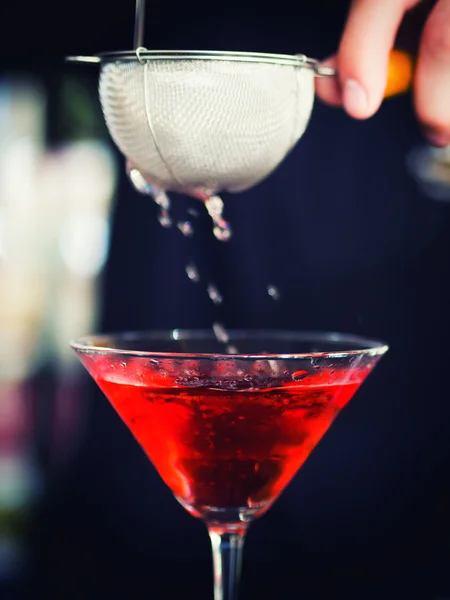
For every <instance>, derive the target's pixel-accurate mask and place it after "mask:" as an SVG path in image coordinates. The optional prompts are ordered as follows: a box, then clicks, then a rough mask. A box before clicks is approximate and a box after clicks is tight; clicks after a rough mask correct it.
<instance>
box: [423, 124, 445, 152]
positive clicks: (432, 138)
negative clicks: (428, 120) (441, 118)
mask: <svg viewBox="0 0 450 600" xmlns="http://www.w3.org/2000/svg"><path fill="white" fill-rule="evenodd" d="M423 133H424V135H425V137H426V138H427V140H428V141H429V142H430V144H431V145H432V146H436V147H437V148H445V146H450V135H449V134H448V133H442V132H441V131H436V130H435V129H429V128H428V127H426V128H424V130H423Z"/></svg>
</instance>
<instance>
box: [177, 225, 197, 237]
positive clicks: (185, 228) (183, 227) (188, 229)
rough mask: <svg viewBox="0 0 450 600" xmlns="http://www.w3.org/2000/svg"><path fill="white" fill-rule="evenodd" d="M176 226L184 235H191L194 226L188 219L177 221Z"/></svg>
mask: <svg viewBox="0 0 450 600" xmlns="http://www.w3.org/2000/svg"><path fill="white" fill-rule="evenodd" d="M177 227H178V229H179V230H180V231H181V233H182V234H183V235H184V236H186V237H188V236H191V235H192V234H193V233H194V228H193V227H192V224H191V222H190V221H179V222H178V223H177Z"/></svg>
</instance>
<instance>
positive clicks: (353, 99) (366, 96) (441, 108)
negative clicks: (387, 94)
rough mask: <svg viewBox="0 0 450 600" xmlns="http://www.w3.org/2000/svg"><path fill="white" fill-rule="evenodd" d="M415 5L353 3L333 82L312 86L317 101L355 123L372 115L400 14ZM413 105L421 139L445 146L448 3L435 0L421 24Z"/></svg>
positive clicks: (449, 116)
mask: <svg viewBox="0 0 450 600" xmlns="http://www.w3.org/2000/svg"><path fill="white" fill-rule="evenodd" d="M419 1H420V0H354V1H353V3H352V7H351V10H350V14H349V16H348V19H347V24H346V26H345V29H344V33H343V36H342V40H341V43H340V47H339V51H338V54H337V56H335V57H333V58H331V59H329V60H328V61H326V62H325V63H324V64H326V65H330V66H336V67H337V69H338V79H337V80H333V79H332V78H324V79H319V80H317V94H318V96H319V97H320V98H321V99H322V100H324V101H325V102H327V103H328V104H331V105H334V106H343V107H344V109H345V110H346V111H347V113H348V114H349V115H350V116H352V117H354V118H355V119H367V118H368V117H371V116H372V115H373V114H375V113H376V111H377V110H378V108H379V107H380V104H381V102H382V100H383V94H384V90H385V88H386V81H387V71H388V61H389V54H390V51H391V50H392V48H393V46H394V42H395V38H396V35H397V31H398V28H399V26H400V24H401V22H402V20H403V17H404V15H405V12H406V11H408V10H409V9H411V8H413V7H414V6H416V5H417V4H418V3H419ZM414 104H415V109H416V113H417V116H418V118H419V120H420V122H421V124H422V127H423V129H424V132H425V135H426V136H427V137H428V139H429V141H430V142H431V143H432V144H434V145H436V146H447V145H449V144H450V0H439V1H438V2H437V3H436V5H435V6H434V8H433V10H432V11H431V13H430V15H429V17H428V20H427V22H426V23H425V26H424V29H423V33H422V38H421V43H420V50H419V55H418V59H417V67H416V73H415V79H414Z"/></svg>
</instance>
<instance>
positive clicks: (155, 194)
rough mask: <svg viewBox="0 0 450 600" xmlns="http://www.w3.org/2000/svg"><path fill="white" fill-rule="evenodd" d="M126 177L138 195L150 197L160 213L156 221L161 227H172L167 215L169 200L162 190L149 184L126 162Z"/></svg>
mask: <svg viewBox="0 0 450 600" xmlns="http://www.w3.org/2000/svg"><path fill="white" fill-rule="evenodd" d="M126 171H127V176H128V179H129V180H130V182H131V185H132V186H133V187H134V189H135V190H136V191H137V192H139V193H140V194H144V195H145V196H150V197H151V198H153V200H154V202H156V204H157V205H158V206H159V208H160V213H159V215H158V221H159V223H160V224H161V225H162V226H163V227H172V219H171V218H170V215H169V208H170V200H169V196H168V195H167V194H166V192H165V191H164V190H162V189H161V188H159V187H157V186H156V185H152V184H151V183H149V182H148V181H147V180H146V179H145V177H144V176H143V175H142V173H141V172H140V171H139V170H138V169H136V168H135V167H133V165H132V164H131V163H130V162H129V161H128V162H127V166H126Z"/></svg>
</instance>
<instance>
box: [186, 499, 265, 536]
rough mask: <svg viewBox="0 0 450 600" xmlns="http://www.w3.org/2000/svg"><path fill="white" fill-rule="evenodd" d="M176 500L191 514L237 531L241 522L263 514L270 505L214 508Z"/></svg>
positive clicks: (240, 527) (211, 523) (247, 521)
mask: <svg viewBox="0 0 450 600" xmlns="http://www.w3.org/2000/svg"><path fill="white" fill-rule="evenodd" d="M177 500H178V502H179V503H180V504H181V506H183V508H185V509H186V510H187V511H188V512H189V513H190V514H191V515H192V516H194V517H197V518H199V519H202V521H205V522H206V523H208V524H209V525H212V526H214V525H216V524H217V525H226V526H227V530H228V531H231V530H236V531H239V530H241V529H242V525H243V524H248V523H250V522H251V521H253V520H254V519H256V518H258V517H260V516H261V515H263V514H264V513H265V512H266V511H267V510H269V508H270V506H271V504H272V503H271V502H269V503H267V502H266V503H264V504H254V505H253V506H251V507H249V506H243V507H232V508H216V507H214V506H205V505H195V506H192V505H190V504H187V503H186V502H184V501H183V500H181V499H180V498H177Z"/></svg>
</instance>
